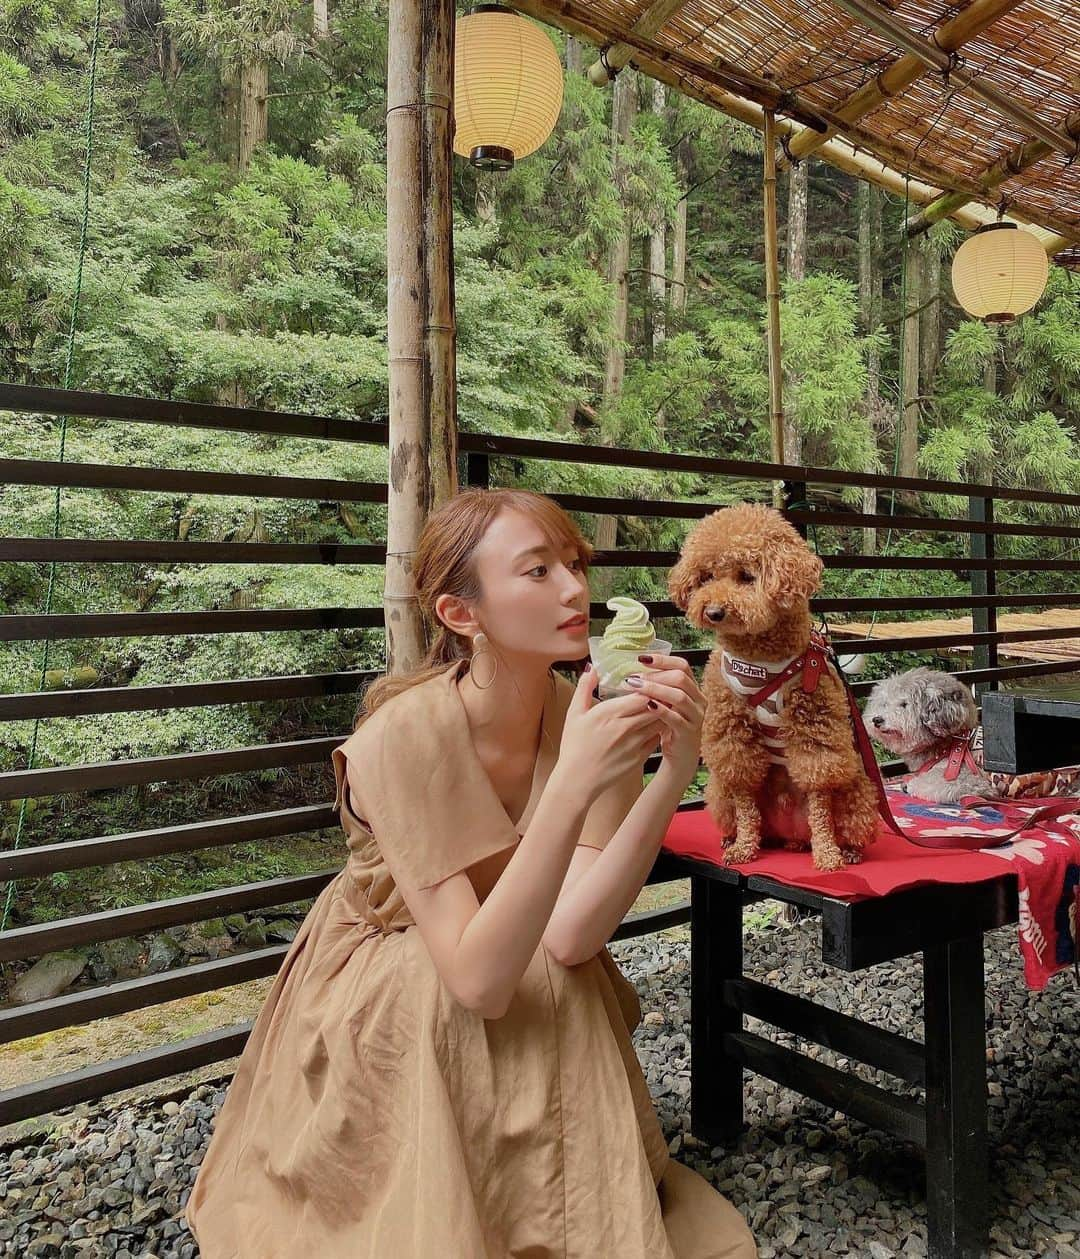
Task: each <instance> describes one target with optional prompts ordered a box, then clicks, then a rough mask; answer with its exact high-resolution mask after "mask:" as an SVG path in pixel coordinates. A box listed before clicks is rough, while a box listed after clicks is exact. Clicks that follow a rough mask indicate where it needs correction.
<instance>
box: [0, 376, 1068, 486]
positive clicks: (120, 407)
mask: <svg viewBox="0 0 1080 1259" xmlns="http://www.w3.org/2000/svg"><path fill="white" fill-rule="evenodd" d="M0 408H7V409H9V410H15V411H33V412H41V413H45V414H53V415H79V416H86V417H96V418H105V419H120V420H129V421H133V422H136V423H150V424H169V425H176V426H180V427H188V428H210V429H215V430H229V431H233V432H248V433H266V434H277V435H283V436H292V437H310V438H315V439H320V440H326V441H362V442H369V443H376V444H379V445H385V444H386V442H387V440H388V431H387V426H386V425H385V424H372V423H368V422H365V421H360V420H346V419H337V418H331V417H326V416H312V415H298V414H295V413H289V412H278V411H260V410H256V409H254V408H251V409H248V408H245V407H226V406H215V405H210V404H206V403H192V402H183V401H166V400H161V399H148V398H132V397H124V396H120V395H114V394H102V393H90V392H83V391H81V390H65V389H46V388H40V387H35V386H27V385H14V384H0ZM458 449H459V451H460V452H461V453H462V454H463V455H468V454H486V455H502V456H508V457H511V458H516V459H523V458H532V459H545V460H555V461H560V462H568V463H580V464H589V465H593V466H605V467H611V466H616V467H632V468H645V469H651V470H655V471H672V472H697V473H702V474H705V475H712V476H721V477H739V478H743V479H756V480H759V481H788V482H792V483H796V484H805V485H844V486H869V487H873V488H875V489H879V490H897V491H911V492H913V493H923V494H947V495H952V496H956V497H959V498H971V497H975V498H986V497H992V498H997V499H1002V500H1009V501H1014V502H1027V503H1054V504H1058V505H1061V506H1066V507H1074V508H1075V507H1080V496H1077V495H1075V494H1063V493H1058V492H1055V491H1050V490H1029V489H1010V488H1008V487H1005V486H997V485H983V484H964V483H963V482H957V481H937V480H930V479H926V478H918V477H897V476H888V475H884V474H878V473H864V472H851V471H848V470H846V469H840V468H813V467H805V466H802V465H796V464H775V463H761V462H755V461H753V460H747V459H718V458H715V457H713V456H709V455H695V454H674V453H672V452H670V451H661V450H628V449H625V448H622V447H617V446H586V445H579V444H577V443H574V442H559V441H548V440H543V439H538V438H531V437H504V436H494V435H489V434H483V433H460V434H459V436H458Z"/></svg>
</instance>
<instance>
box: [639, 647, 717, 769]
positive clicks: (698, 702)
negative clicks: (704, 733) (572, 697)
mask: <svg viewBox="0 0 1080 1259" xmlns="http://www.w3.org/2000/svg"><path fill="white" fill-rule="evenodd" d="M639 659H641V660H642V662H643V663H645V664H649V665H651V668H650V669H649V671H648V672H644V671H643V672H642V673H640V674H636V673H635V674H631V676H630V677H628V678H627V679H626V685H627V686H628V687H630V688H631V689H632V690H633V691H634V692H635V693H636V694H638V695H644V696H646V697H647V698H649V699H652V700H655V701H656V702H657V703H658V704H659V705H660V708H659V709H658V710H657V714H656V715H657V716H659V718H660V720H661V722H662V725H663V729H662V731H661V735H660V750H661V751H662V752H663V754H664V764H665V766H669V767H670V768H671V770H673V771H674V772H675V773H677V774H679V775H680V776H681V777H682V778H684V779H685V781H686V783H687V784H689V783H690V782H691V781H692V780H693V777H694V775H695V774H696V773H697V770H698V760H699V758H700V756H701V727H702V723H703V722H704V720H705V696H704V695H703V694H702V692H701V688H700V687H699V686H698V684H697V680H696V679H695V677H694V675H693V673H692V672H691V670H690V666H689V665H688V664H687V663H686V661H685V660H683V658H682V657H681V656H642V657H639Z"/></svg>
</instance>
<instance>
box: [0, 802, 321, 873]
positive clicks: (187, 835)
mask: <svg viewBox="0 0 1080 1259" xmlns="http://www.w3.org/2000/svg"><path fill="white" fill-rule="evenodd" d="M338 824H339V818H338V815H337V813H336V812H335V811H334V807H333V804H332V803H327V804H304V805H300V806H298V807H297V808H294V809H278V810H276V811H274V812H272V813H248V814H242V815H240V816H237V817H224V818H212V819H210V820H209V821H206V822H189V823H187V824H185V825H183V826H161V827H157V828H156V829H154V830H147V831H128V832H126V833H124V834H119V835H96V836H94V837H92V838H90V839H73V840H69V841H68V842H67V843H63V844H40V845H38V846H36V847H34V848H18V849H15V848H9V849H6V850H4V851H3V852H0V880H7V879H26V878H31V877H34V878H39V877H42V876H44V875H49V874H55V873H56V872H57V871H58V870H84V869H86V868H87V867H89V866H103V865H110V864H112V863H113V862H116V861H140V860H143V859H144V858H153V857H161V856H164V855H166V854H168V853H174V852H195V851H197V850H199V849H203V848H220V847H223V846H224V845H226V844H247V843H251V842H252V841H253V840H257V839H279V838H281V836H283V835H296V834H299V833H300V832H302V831H320V830H327V829H329V828H331V827H335V826H337V825H338Z"/></svg>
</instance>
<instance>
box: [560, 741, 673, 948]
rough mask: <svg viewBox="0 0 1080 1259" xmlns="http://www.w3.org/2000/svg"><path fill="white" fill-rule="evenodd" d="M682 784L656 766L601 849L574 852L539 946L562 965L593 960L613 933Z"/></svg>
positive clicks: (635, 891) (642, 877)
mask: <svg viewBox="0 0 1080 1259" xmlns="http://www.w3.org/2000/svg"><path fill="white" fill-rule="evenodd" d="M685 786H686V784H685V782H683V781H682V778H681V777H680V776H679V775H678V774H676V773H675V772H674V771H672V770H670V769H667V768H666V767H665V766H664V765H663V764H661V766H660V769H659V770H658V771H657V773H656V774H655V776H654V777H653V778H652V780H651V781H650V782H649V784H648V786H646V787H645V789H644V791H642V792H641V794H640V795H639V796H638V798H637V799H636V800H635V801H634V803H633V804H632V805H631V806H630V811H629V812H628V813H627V815H626V817H625V819H624V820H623V822H622V823H621V824H620V826H619V827H618V829H617V830H616V831H615V834H614V835H613V836H612V837H611V839H610V841H609V842H608V844H607V845H606V846H605V847H604V849H603V850H602V851H601V850H598V849H595V848H586V847H581V848H579V849H578V850H577V852H576V853H575V854H574V858H573V860H572V862H571V865H570V869H569V873H568V876H567V880H566V885H565V886H564V888H563V890H562V893H561V894H560V896H559V898H558V901H557V902H556V905H555V910H554V912H553V913H552V915H551V921H550V922H549V924H548V928H547V930H546V931H545V932H544V945H545V947H546V948H547V949H548V950H549V951H550V952H551V954H552V956H553V957H555V958H556V959H557V960H558V961H560V962H561V963H562V964H563V965H564V966H577V965H579V964H580V963H581V962H586V961H588V960H589V958H590V957H595V955H596V954H597V953H599V952H600V950H601V949H602V948H603V947H604V945H605V944H607V942H608V941H609V940H610V939H611V937H612V935H613V934H614V933H615V929H616V928H617V927H618V925H619V923H621V922H622V920H623V919H624V918H625V917H626V914H627V911H628V910H629V909H630V907H631V906H632V905H633V903H634V901H635V900H636V899H637V897H638V894H639V893H640V892H641V889H642V887H643V886H644V884H645V880H646V879H647V878H648V877H649V871H650V870H651V869H652V867H653V863H654V862H655V860H656V855H657V853H658V852H659V851H660V845H661V844H662V843H663V840H664V835H665V834H666V833H667V828H668V825H669V824H670V822H671V818H672V815H673V814H674V812H675V810H676V808H677V807H678V805H679V801H680V800H681V799H682V795H683V791H684V789H685Z"/></svg>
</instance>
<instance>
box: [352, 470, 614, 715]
mask: <svg viewBox="0 0 1080 1259" xmlns="http://www.w3.org/2000/svg"><path fill="white" fill-rule="evenodd" d="M502 511H517V512H521V513H522V514H523V515H526V516H531V517H532V518H533V520H535V521H536V523H537V524H538V525H539V526H540V528H541V530H542V531H543V533H544V536H545V537H546V538H547V540H548V541H549V542H550V543H551V544H552V545H553V546H557V547H560V548H561V547H564V546H574V547H576V548H577V551H578V556H579V558H580V560H581V566H582V571H583V572H586V573H587V572H588V569H589V561H590V559H591V558H592V553H593V548H592V545H591V544H590V543H589V542H588V541H587V540H586V538H585V537H584V535H583V534H582V532H581V530H580V529H579V528H578V527H577V525H576V523H575V522H574V520H573V519H572V518H571V517H570V516H569V515H568V514H567V513H566V512H565V511H564V510H563V509H562V508H561V507H560V506H559V504H558V503H556V502H554V501H553V500H552V499H550V498H547V497H546V496H545V495H543V494H537V493H535V492H534V491H533V490H485V489H470V490H462V491H461V493H459V494H456V495H455V496H454V497H453V498H451V499H448V500H447V501H446V502H445V503H443V505H442V506H441V507H440V508H439V509H438V510H437V511H434V512H432V514H431V515H430V516H429V517H428V519H427V521H426V522H425V524H424V527H423V529H422V530H421V531H420V539H419V542H418V543H417V547H416V556H415V559H414V562H413V580H414V581H415V583H416V593H417V597H418V599H419V601H420V608H421V611H422V612H423V614H424V617H425V618H426V620H427V621H428V623H429V625H430V626H431V627H432V628H433V629H435V631H436V632H435V637H434V639H433V640H432V643H431V646H430V648H429V649H428V652H427V655H426V656H425V657H424V660H423V662H422V663H421V664H420V665H419V666H418V667H417V668H416V669H414V670H412V671H411V672H410V673H405V674H393V675H391V674H385V675H384V676H383V677H381V678H376V679H375V681H374V682H372V683H371V685H370V686H369V687H368V688H367V690H366V691H365V692H364V695H363V697H362V699H361V701H360V707H359V710H358V711H357V715H356V722H355V725H356V726H357V727H358V726H360V725H361V724H362V723H363V722H364V721H365V720H366V719H367V718H368V717H370V716H371V714H372V713H373V712H375V710H376V709H377V708H380V707H381V706H382V705H383V704H385V703H386V701H387V700H389V699H393V697H394V696H395V695H399V694H400V693H401V692H402V691H406V690H408V689H409V687H411V686H416V685H418V684H419V683H420V682H426V681H427V680H428V679H429V678H433V677H435V676H436V675H437V674H439V673H442V672H444V670H445V669H446V668H447V667H448V666H449V665H450V664H452V663H453V662H454V661H455V660H467V659H468V658H469V655H470V652H471V647H470V642H469V639H468V638H467V637H465V636H464V635H460V634H455V633H454V632H453V631H452V630H449V629H447V627H446V626H445V625H443V624H442V623H441V622H440V621H439V619H438V617H437V616H436V614H435V600H436V599H438V597H439V596H440V595H444V594H445V595H456V596H457V597H458V598H459V599H466V600H473V599H478V598H479V597H480V583H479V580H478V578H477V574H476V566H475V564H474V563H473V556H474V555H475V553H476V548H477V546H478V545H479V542H480V539H481V538H482V537H483V536H484V534H485V532H486V531H487V527H488V525H489V524H491V522H492V521H493V520H494V519H495V517H496V516H497V515H498V514H499V512H502Z"/></svg>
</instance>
